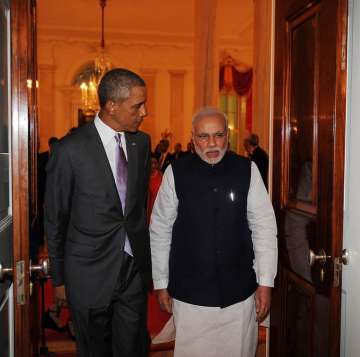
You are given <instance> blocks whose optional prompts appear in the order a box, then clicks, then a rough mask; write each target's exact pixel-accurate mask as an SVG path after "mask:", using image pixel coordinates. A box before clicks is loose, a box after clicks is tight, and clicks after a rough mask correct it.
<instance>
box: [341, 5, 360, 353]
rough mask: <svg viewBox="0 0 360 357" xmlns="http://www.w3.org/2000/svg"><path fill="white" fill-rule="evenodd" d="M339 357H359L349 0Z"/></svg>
mask: <svg viewBox="0 0 360 357" xmlns="http://www.w3.org/2000/svg"><path fill="white" fill-rule="evenodd" d="M348 33H349V39H348V85H347V87H348V88H347V118H346V121H347V122H346V166H345V200H344V242H343V247H344V248H346V249H347V250H348V251H349V252H350V264H349V265H348V266H343V285H342V321H341V356H342V357H358V356H360V340H359V331H360V304H359V294H360V284H359V282H360V279H359V271H360V219H359V216H360V190H359V183H360V160H359V153H360V101H359V93H360V2H359V1H358V0H349V31H348Z"/></svg>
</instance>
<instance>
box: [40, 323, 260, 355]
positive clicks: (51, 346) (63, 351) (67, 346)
mask: <svg viewBox="0 0 360 357" xmlns="http://www.w3.org/2000/svg"><path fill="white" fill-rule="evenodd" d="M46 331H47V334H46V335H47V347H48V350H49V352H53V353H55V356H56V357H76V354H75V342H74V341H72V340H71V338H70V337H69V336H68V335H67V334H66V333H57V332H55V331H52V330H46ZM265 356H266V345H265V331H264V330H260V331H259V345H258V350H257V353H256V357H265ZM44 357H45V356H44ZM149 357H173V351H170V350H169V351H155V352H151V353H150V356H149ZM219 357H220V356H219ZM221 357H226V356H221Z"/></svg>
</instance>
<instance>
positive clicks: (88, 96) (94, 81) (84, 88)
mask: <svg viewBox="0 0 360 357" xmlns="http://www.w3.org/2000/svg"><path fill="white" fill-rule="evenodd" d="M105 7H106V0H100V8H101V39H100V47H99V49H98V51H97V54H96V57H95V59H94V68H93V73H92V75H91V77H90V80H89V81H88V82H82V83H81V85H80V90H81V101H82V108H83V111H84V112H85V113H86V112H89V111H95V110H97V109H98V106H99V105H98V98H97V87H98V85H99V83H100V80H101V78H102V77H103V76H104V74H105V73H106V72H107V71H109V70H110V69H111V61H110V59H109V57H108V55H107V53H106V49H105V31H104V29H105V26H104V23H105Z"/></svg>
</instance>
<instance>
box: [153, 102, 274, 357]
mask: <svg viewBox="0 0 360 357" xmlns="http://www.w3.org/2000/svg"><path fill="white" fill-rule="evenodd" d="M192 139H193V142H194V147H195V152H196V155H195V154H194V155H188V156H187V157H185V158H183V159H181V160H178V161H175V162H174V163H173V164H172V165H170V166H169V167H168V168H167V169H166V171H165V174H164V176H163V180H162V184H161V186H160V190H159V192H158V195H157V198H156V201H155V204H154V208H153V212H152V216H151V224H150V243H151V257H152V267H153V283H154V289H155V292H156V294H157V296H158V301H159V305H160V307H161V308H162V309H164V310H165V311H168V312H171V311H172V312H173V314H174V322H175V327H176V341H175V352H174V356H175V357H203V356H206V357H219V356H237V357H254V356H255V351H256V347H257V331H258V324H257V323H256V321H258V322H261V321H262V320H263V319H264V318H265V317H266V316H267V314H268V312H269V309H270V302H271V290H272V287H273V284H274V278H275V275H276V270H277V239H276V235H277V229H276V221H275V215H274V211H273V208H272V205H271V201H270V198H269V196H268V193H267V191H266V189H265V186H264V183H263V181H262V179H261V176H260V173H259V170H258V168H257V166H256V165H255V164H254V163H252V162H251V161H250V160H248V159H247V158H245V157H241V156H239V155H237V154H234V153H229V152H227V144H228V140H229V129H228V125H227V118H226V116H225V114H224V113H223V112H221V111H220V110H219V109H217V108H203V109H201V110H200V111H199V112H198V113H196V114H195V116H194V118H193V122H192Z"/></svg>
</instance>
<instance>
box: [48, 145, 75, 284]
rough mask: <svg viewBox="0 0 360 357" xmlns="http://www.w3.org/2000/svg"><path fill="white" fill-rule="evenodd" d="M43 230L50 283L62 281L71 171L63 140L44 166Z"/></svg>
mask: <svg viewBox="0 0 360 357" xmlns="http://www.w3.org/2000/svg"><path fill="white" fill-rule="evenodd" d="M46 171H47V180H46V194H45V207H44V211H45V212H44V214H45V234H46V237H47V241H48V251H49V258H50V271H51V276H52V279H53V285H54V286H60V285H63V284H64V251H65V240H66V235H67V230H68V225H69V219H70V211H71V197H72V192H73V182H74V174H73V170H72V166H71V162H70V158H69V155H68V153H67V151H66V147H65V145H64V144H63V143H58V144H57V145H56V147H55V148H54V151H53V152H52V153H51V155H50V159H49V162H48V165H47V168H46Z"/></svg>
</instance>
